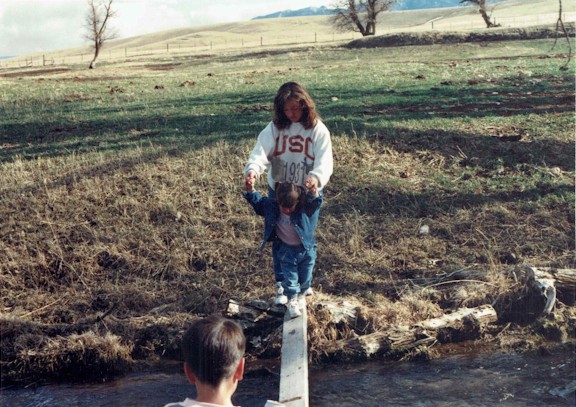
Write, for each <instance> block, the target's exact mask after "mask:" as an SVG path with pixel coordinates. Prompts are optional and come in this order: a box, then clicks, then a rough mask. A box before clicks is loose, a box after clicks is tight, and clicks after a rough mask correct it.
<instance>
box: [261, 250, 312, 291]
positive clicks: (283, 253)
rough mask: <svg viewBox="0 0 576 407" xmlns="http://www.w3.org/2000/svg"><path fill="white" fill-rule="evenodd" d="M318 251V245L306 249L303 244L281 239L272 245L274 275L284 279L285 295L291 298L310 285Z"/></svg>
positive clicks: (280, 279)
mask: <svg viewBox="0 0 576 407" xmlns="http://www.w3.org/2000/svg"><path fill="white" fill-rule="evenodd" d="M316 251H317V246H316V245H314V248H313V249H312V250H306V249H304V246H302V245H299V246H290V245H287V244H286V243H284V242H282V241H281V240H277V241H275V242H274V244H273V245H272V256H273V260H274V277H275V278H276V281H282V287H283V288H284V295H286V296H287V297H288V298H289V299H290V298H294V297H296V296H297V295H298V294H299V293H300V292H304V291H305V290H307V289H308V288H309V287H310V284H311V283H312V271H313V269H314V264H315V263H316ZM276 266H278V267H276Z"/></svg>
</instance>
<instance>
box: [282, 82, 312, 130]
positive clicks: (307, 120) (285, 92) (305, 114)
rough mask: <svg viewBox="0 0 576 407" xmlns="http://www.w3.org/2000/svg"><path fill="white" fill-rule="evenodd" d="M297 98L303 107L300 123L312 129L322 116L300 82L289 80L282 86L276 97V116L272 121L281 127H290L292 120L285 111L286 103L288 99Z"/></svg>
mask: <svg viewBox="0 0 576 407" xmlns="http://www.w3.org/2000/svg"><path fill="white" fill-rule="evenodd" d="M289 99H291V100H296V101H297V102H298V103H300V107H302V118H301V119H300V123H302V125H303V126H304V128H305V129H311V128H312V127H314V126H315V125H316V123H317V122H318V119H320V116H319V115H318V113H317V112H316V104H315V103H314V101H313V100H312V98H311V97H310V95H309V94H308V91H307V90H306V88H305V87H304V86H303V85H301V84H299V83H298V82H287V83H285V84H284V85H282V86H280V89H278V92H277V93H276V97H275V98H274V117H273V118H272V121H273V122H274V124H275V125H276V127H278V128H279V129H286V128H288V127H290V124H292V122H291V121H290V119H289V118H288V117H287V116H286V113H284V105H285V104H286V101H287V100H289Z"/></svg>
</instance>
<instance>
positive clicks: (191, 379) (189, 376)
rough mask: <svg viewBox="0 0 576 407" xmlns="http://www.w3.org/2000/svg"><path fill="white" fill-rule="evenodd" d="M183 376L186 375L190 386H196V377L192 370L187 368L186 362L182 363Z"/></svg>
mask: <svg viewBox="0 0 576 407" xmlns="http://www.w3.org/2000/svg"><path fill="white" fill-rule="evenodd" d="M184 374H185V375H186V378H187V379H188V382H189V383H190V384H196V382H197V381H198V378H197V377H196V375H195V374H194V372H193V371H192V369H190V366H188V363H186V362H184Z"/></svg>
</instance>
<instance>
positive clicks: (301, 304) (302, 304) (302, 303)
mask: <svg viewBox="0 0 576 407" xmlns="http://www.w3.org/2000/svg"><path fill="white" fill-rule="evenodd" d="M298 308H299V309H300V310H303V309H304V308H306V296H305V295H303V294H298Z"/></svg>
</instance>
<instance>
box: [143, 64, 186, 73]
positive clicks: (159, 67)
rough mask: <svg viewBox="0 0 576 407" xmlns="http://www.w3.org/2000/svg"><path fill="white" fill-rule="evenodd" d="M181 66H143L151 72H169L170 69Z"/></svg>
mask: <svg viewBox="0 0 576 407" xmlns="http://www.w3.org/2000/svg"><path fill="white" fill-rule="evenodd" d="M180 65H182V64H181V63H173V64H149V65H144V67H145V68H148V69H150V70H151V71H171V70H172V69H174V68H176V67H178V66H180Z"/></svg>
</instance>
